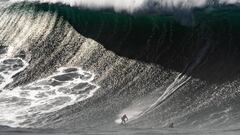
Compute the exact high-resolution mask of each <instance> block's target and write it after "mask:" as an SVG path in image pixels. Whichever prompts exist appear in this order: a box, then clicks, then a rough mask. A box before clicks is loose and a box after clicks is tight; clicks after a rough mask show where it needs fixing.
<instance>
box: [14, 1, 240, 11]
mask: <svg viewBox="0 0 240 135" xmlns="http://www.w3.org/2000/svg"><path fill="white" fill-rule="evenodd" d="M11 1H13V2H19V1H32V2H33V1H35V2H36V1H38V2H41V3H62V4H66V5H70V6H81V7H87V8H95V9H99V8H113V9H115V10H116V11H121V10H125V11H128V12H134V11H136V10H141V9H147V10H152V9H153V8H171V9H172V8H174V9H176V8H185V9H186V8H187V9H189V8H194V7H203V6H206V5H211V4H239V3H240V0H11Z"/></svg>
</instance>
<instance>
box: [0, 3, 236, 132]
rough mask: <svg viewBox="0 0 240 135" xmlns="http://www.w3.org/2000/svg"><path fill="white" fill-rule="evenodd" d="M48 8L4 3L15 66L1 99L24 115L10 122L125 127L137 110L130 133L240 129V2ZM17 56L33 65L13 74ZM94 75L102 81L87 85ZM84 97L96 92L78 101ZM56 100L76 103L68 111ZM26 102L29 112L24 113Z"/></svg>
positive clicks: (3, 32) (4, 31) (7, 49)
mask: <svg viewBox="0 0 240 135" xmlns="http://www.w3.org/2000/svg"><path fill="white" fill-rule="evenodd" d="M42 2H44V3H41V2H40V3H39V2H26V1H25V2H17V3H15V2H14V3H13V2H12V1H11V2H10V1H1V3H3V4H1V7H3V8H1V9H0V13H1V14H0V44H1V48H0V50H1V51H0V53H1V59H2V61H6V62H5V63H4V62H3V63H1V64H0V67H1V70H0V72H1V74H0V75H1V76H3V77H2V78H1V76H0V79H1V81H0V83H1V86H3V87H1V88H2V92H1V93H0V96H1V97H6V99H4V100H0V105H1V107H3V109H4V106H3V105H9V106H11V109H13V110H17V111H18V113H12V114H11V118H8V119H6V118H5V119H4V117H3V118H1V120H0V124H2V125H9V126H20V127H68V128H79V127H98V128H100V127H101V128H103V127H105V128H107V127H118V126H119V125H118V123H119V117H120V116H121V115H122V114H127V115H128V116H129V121H130V122H129V124H128V125H129V127H163V126H166V125H168V124H169V123H171V122H174V123H175V125H176V126H178V127H201V128H204V127H216V128H218V127H223V126H224V127H226V125H227V126H233V125H234V126H236V125H238V123H239V119H238V118H239V116H238V114H239V111H240V110H239V109H238V108H239V105H238V99H239V87H240V84H239V71H240V70H239V69H240V65H239V62H238V60H239V57H240V55H239V51H240V46H239V39H238V38H239V36H238V35H240V33H239V32H240V25H239V24H240V19H239V18H240V12H239V10H240V9H239V7H238V5H237V4H236V3H238V1H216V2H217V3H221V4H222V5H221V6H220V5H218V4H213V5H207V6H206V4H204V5H205V6H204V7H201V6H199V7H198V8H193V9H192V11H191V14H190V15H187V16H185V15H186V14H185V12H183V14H182V15H181V12H179V13H178V15H177V16H176V15H175V14H171V13H167V14H161V15H160V14H148V13H147V12H146V13H132V14H129V13H126V12H115V11H114V10H111V9H108V8H104V9H101V10H100V9H99V10H92V9H87V8H79V7H77V6H78V4H79V5H80V7H81V4H82V3H76V2H74V1H70V2H72V5H73V6H74V7H70V6H67V5H62V4H60V3H56V2H62V3H64V1H54V2H53V3H45V2H47V1H42ZM81 2H83V4H84V1H81ZM89 2H91V1H89ZM115 2H116V3H117V1H114V2H113V3H109V4H110V7H114V6H116V5H114V4H116V3H115ZM131 2H132V1H131ZM161 2H162V3H164V1H161ZM173 2H174V1H173ZM179 2H180V3H182V2H181V1H179ZM183 2H185V1H183ZM201 2H202V1H201ZM201 2H200V4H199V2H198V3H197V5H198V4H199V5H202V4H201ZM204 2H205V1H204ZM73 3H75V4H76V5H77V6H76V5H74V4H73ZM165 3H166V4H167V2H165ZM193 3H194V1H193ZM223 3H225V4H223ZM226 3H228V4H226ZM67 4H70V3H67ZM86 4H87V5H91V3H86ZM96 4H97V3H96ZM123 4H124V3H123ZM173 4H174V3H173ZM229 4H231V5H229ZM126 5H127V4H126ZM176 5H179V4H176ZM216 5H217V6H216ZM124 7H125V6H124ZM196 7H197V6H196ZM120 9H121V8H120ZM179 14H180V15H181V16H179ZM189 17H190V18H191V19H188V18H189ZM12 59H21V60H23V61H24V62H26V63H27V64H24V65H25V66H23V65H21V66H22V67H24V68H23V70H21V71H19V72H16V73H15V72H14V73H13V74H12V72H10V71H15V68H17V67H18V66H17V65H19V64H16V63H15V64H16V67H15V66H14V61H13V62H12V63H13V64H12V63H11V60H12ZM9 60H10V63H8V61H9ZM16 61H17V62H19V60H16ZM63 69H68V70H67V71H68V72H70V73H71V74H69V73H66V72H63V71H64V70H63ZM6 71H7V72H6ZM80 72H81V73H80ZM8 73H9V74H8ZM77 73H78V75H77V76H78V77H76V74H77ZM84 73H85V74H84ZM87 73H88V74H87ZM6 74H7V75H6ZM89 74H90V75H91V76H92V77H93V78H91V79H89V80H87V82H85V84H84V83H83V82H84V77H86V76H88V75H89ZM4 76H7V77H8V78H10V81H6V77H4ZM74 77H75V78H74ZM82 77H83V78H82ZM72 80H75V81H72ZM6 82H7V83H6ZM76 82H78V83H76ZM86 83H87V84H86ZM83 88H84V90H83ZM87 88H88V89H87ZM20 90H22V91H23V95H21V91H20ZM54 90H56V91H58V92H56V93H55V95H54V96H51V93H50V94H49V92H52V91H54ZM32 91H36V92H32ZM81 91H85V92H86V93H85V94H90V96H85V98H84V100H78V99H77V98H78V97H81V96H83V95H84V93H82V92H81ZM24 92H25V95H24ZM16 93H18V94H20V95H16ZM39 93H42V95H41V94H39ZM81 94H83V95H81ZM6 95H7V96H6ZM8 97H9V98H8ZM33 97H34V98H33ZM55 97H58V99H63V97H65V98H64V99H65V100H64V101H66V102H64V103H62V104H60V105H59V104H57V103H59V100H51V99H52V98H55ZM59 97H61V98H59ZM83 97H84V96H83ZM37 98H40V99H41V98H42V99H43V101H48V103H46V102H38V99H37ZM69 98H71V99H70V100H69ZM75 98H76V99H75ZM55 101H56V102H55ZM65 103H66V104H65ZM29 104H30V105H29ZM23 105H24V106H27V110H28V112H25V113H26V114H27V115H24V112H22V110H19V107H21V106H23ZM32 105H35V106H32ZM5 107H6V106H5ZM34 107H35V109H34ZM36 108H40V110H39V109H36ZM41 108H42V110H44V111H43V112H44V113H41ZM10 111H11V110H10ZM17 111H16V112H17ZM3 113H4V112H3ZM6 113H7V110H6ZM1 115H2V116H4V115H3V114H1ZM36 115H38V117H36V119H34V120H32V118H33V117H35V116H36Z"/></svg>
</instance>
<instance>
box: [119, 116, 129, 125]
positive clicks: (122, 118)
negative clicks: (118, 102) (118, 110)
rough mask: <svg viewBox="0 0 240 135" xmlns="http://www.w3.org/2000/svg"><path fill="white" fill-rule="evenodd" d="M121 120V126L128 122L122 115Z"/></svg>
mask: <svg viewBox="0 0 240 135" xmlns="http://www.w3.org/2000/svg"><path fill="white" fill-rule="evenodd" d="M121 120H122V122H121V124H126V121H128V117H127V115H126V114H124V115H123V116H122V117H121Z"/></svg>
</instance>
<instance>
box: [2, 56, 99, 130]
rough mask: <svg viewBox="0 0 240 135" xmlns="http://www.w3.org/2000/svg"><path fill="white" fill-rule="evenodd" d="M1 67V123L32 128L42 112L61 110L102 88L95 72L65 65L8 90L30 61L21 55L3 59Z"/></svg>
mask: <svg viewBox="0 0 240 135" xmlns="http://www.w3.org/2000/svg"><path fill="white" fill-rule="evenodd" d="M8 61H10V62H8ZM12 61H13V62H12ZM16 61H17V62H18V63H17V62H16ZM6 63H7V64H6ZM8 63H10V64H8ZM19 63H20V64H19ZM21 63H23V64H22V66H21V67H20V66H19V67H18V68H15V69H14V68H13V65H21ZM0 67H1V71H0V75H1V76H2V78H1V82H0V87H1V89H3V91H2V92H1V93H0V125H7V126H11V127H30V126H31V124H32V123H34V122H36V121H37V120H38V116H40V115H41V114H46V113H51V112H54V111H58V110H60V109H63V108H65V107H67V106H70V105H73V104H75V103H78V102H81V101H83V100H86V99H88V98H90V97H92V96H93V95H94V93H95V92H96V91H97V89H98V88H99V86H97V85H96V84H93V83H92V80H93V79H94V74H93V73H91V72H87V71H84V70H82V69H81V68H79V67H71V68H68V67H62V68H60V69H58V70H57V72H56V73H54V74H53V75H51V76H49V77H47V78H43V79H41V80H37V81H35V82H32V83H30V84H28V85H25V86H19V87H16V88H14V89H13V90H9V89H4V87H5V86H6V85H7V84H9V83H11V82H12V81H13V79H12V77H13V76H14V75H15V74H17V73H19V72H21V71H22V70H24V69H25V68H26V67H27V63H26V62H25V61H24V60H22V59H19V58H16V59H4V60H1V61H0ZM15 67H16V66H15Z"/></svg>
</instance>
